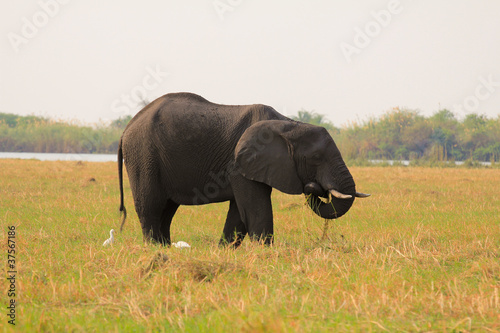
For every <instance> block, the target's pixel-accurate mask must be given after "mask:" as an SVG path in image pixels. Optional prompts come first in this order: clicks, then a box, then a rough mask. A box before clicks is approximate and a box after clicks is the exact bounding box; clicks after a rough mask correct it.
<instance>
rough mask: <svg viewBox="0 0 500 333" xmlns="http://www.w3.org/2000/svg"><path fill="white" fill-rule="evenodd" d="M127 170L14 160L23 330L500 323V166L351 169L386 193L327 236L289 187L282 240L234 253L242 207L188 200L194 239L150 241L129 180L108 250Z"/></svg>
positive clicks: (178, 232)
mask: <svg viewBox="0 0 500 333" xmlns="http://www.w3.org/2000/svg"><path fill="white" fill-rule="evenodd" d="M116 169H117V168H116V164H114V163H85V162H84V163H77V162H39V161H21V160H0V170H1V176H0V191H1V192H0V193H1V199H0V200H1V201H0V220H1V225H2V229H1V242H2V244H7V226H11V225H14V226H16V247H17V250H18V253H17V258H16V264H17V271H18V273H17V280H16V291H17V294H16V301H17V309H16V310H17V317H16V324H17V325H16V327H15V329H16V331H24V332H31V331H64V332H67V331H82V332H89V331H116V332H118V331H120V332H123V331H171V330H185V331H247V332H261V331H266V332H276V331H359V332H364V331H436V332H437V331H439V332H442V331H453V330H455V331H463V332H466V331H486V332H488V331H491V332H497V331H499V330H500V290H499V289H500V191H499V190H498V184H500V170H488V169H480V170H479V169H437V168H436V169H434V168H432V169H431V168H404V167H393V168H377V167H369V168H351V171H352V173H353V176H354V177H355V180H356V182H357V184H358V187H359V190H361V191H364V192H368V193H372V197H370V198H368V199H364V200H356V202H355V204H354V206H353V208H352V209H351V211H350V212H349V213H348V214H346V215H345V216H344V217H342V218H340V219H339V220H336V221H332V222H331V226H330V229H329V234H328V235H329V237H328V238H327V239H325V240H320V238H321V234H322V230H323V220H322V219H320V218H318V217H317V216H315V215H313V213H312V212H311V211H310V210H309V209H308V208H307V207H306V206H305V204H304V203H305V200H304V198H303V197H302V196H288V195H284V194H282V193H279V192H277V191H275V192H274V193H273V205H274V206H273V208H274V215H275V232H276V242H275V244H274V246H273V247H270V248H266V247H262V246H259V245H258V244H254V243H251V242H249V241H248V240H245V242H244V243H243V245H242V247H241V248H240V249H238V250H236V251H234V250H229V249H220V248H218V246H217V242H218V239H219V237H220V234H221V232H222V227H223V223H224V219H225V214H226V211H227V203H222V204H213V205H207V206H197V207H181V208H180V209H179V211H178V213H177V215H176V216H175V218H174V221H173V224H172V237H173V240H174V241H178V240H184V241H187V242H188V243H189V244H191V246H192V248H191V249H190V250H182V249H176V248H162V247H159V246H155V245H144V244H142V236H141V234H140V226H139V222H138V219H137V216H136V215H135V213H133V201H132V195H131V192H130V189H129V187H128V181H126V188H125V190H126V191H125V197H126V206H127V208H128V210H129V212H130V218H129V219H128V221H127V224H126V225H125V229H124V232H123V233H122V234H119V233H118V234H117V235H116V238H117V240H116V242H115V244H114V245H113V246H112V247H109V248H103V247H102V242H103V241H104V240H105V239H106V238H107V237H108V234H109V229H111V228H114V229H118V228H119V217H118V203H119V194H118V181H117V171H116ZM92 178H94V179H95V181H92ZM4 248H6V247H4ZM5 251H6V250H5ZM5 257H6V255H4V258H5ZM4 260H6V259H4ZM2 267H3V268H2V269H3V271H2V273H3V274H2V276H6V274H7V273H6V265H2ZM3 289H4V290H5V288H3ZM0 299H2V307H3V308H4V309H6V308H5V306H4V304H6V301H8V299H9V298H8V297H7V295H6V292H5V291H4V292H3V294H2V296H1V298H0ZM5 312H6V311H5ZM2 317H3V319H2V321H1V322H0V327H1V328H2V331H10V330H11V329H12V328H11V327H10V326H11V325H8V323H7V320H8V318H6V316H5V315H3V316H2Z"/></svg>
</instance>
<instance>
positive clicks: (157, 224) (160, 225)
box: [139, 200, 179, 245]
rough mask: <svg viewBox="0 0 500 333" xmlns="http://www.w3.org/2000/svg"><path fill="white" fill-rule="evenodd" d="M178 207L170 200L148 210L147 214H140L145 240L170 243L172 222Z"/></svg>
mask: <svg viewBox="0 0 500 333" xmlns="http://www.w3.org/2000/svg"><path fill="white" fill-rule="evenodd" d="M178 207H179V205H178V204H176V203H175V202H173V201H171V200H168V201H167V203H166V204H165V205H164V206H161V207H157V208H156V209H150V210H148V214H147V215H142V214H140V215H139V219H140V221H141V226H142V234H143V237H144V241H146V242H148V241H151V240H152V241H155V242H158V243H160V244H162V245H170V224H171V223H172V218H173V217H174V215H175V212H176V211H177V208H178Z"/></svg>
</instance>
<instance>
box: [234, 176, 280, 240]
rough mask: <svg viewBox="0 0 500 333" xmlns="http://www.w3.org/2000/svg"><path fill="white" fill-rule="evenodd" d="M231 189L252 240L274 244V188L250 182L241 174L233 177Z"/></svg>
mask: <svg viewBox="0 0 500 333" xmlns="http://www.w3.org/2000/svg"><path fill="white" fill-rule="evenodd" d="M231 187H232V188H233V193H234V197H235V200H236V204H237V207H238V211H239V213H240V217H241V220H242V221H243V224H244V225H245V226H246V228H247V231H248V235H249V236H250V238H251V239H252V240H257V241H261V242H264V244H267V245H269V244H271V243H272V242H273V233H274V230H273V208H272V205H271V191H272V187H270V186H269V185H266V184H264V183H260V182H256V181H253V180H249V179H247V178H245V177H243V176H242V175H240V174H236V175H232V176H231Z"/></svg>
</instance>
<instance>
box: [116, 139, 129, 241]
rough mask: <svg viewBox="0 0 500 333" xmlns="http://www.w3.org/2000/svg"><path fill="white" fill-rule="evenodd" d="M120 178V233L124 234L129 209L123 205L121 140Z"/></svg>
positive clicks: (120, 153)
mask: <svg viewBox="0 0 500 333" xmlns="http://www.w3.org/2000/svg"><path fill="white" fill-rule="evenodd" d="M118 178H120V216H121V217H122V223H121V226H120V232H122V230H123V225H124V224H125V220H126V219H127V209H125V204H124V203H123V153H122V139H121V138H120V145H119V147H118Z"/></svg>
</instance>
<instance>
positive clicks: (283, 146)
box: [235, 120, 368, 219]
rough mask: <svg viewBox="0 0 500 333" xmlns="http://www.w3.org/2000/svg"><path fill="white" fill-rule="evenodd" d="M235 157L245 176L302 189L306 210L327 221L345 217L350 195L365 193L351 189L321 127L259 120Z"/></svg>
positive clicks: (295, 190)
mask: <svg viewBox="0 0 500 333" xmlns="http://www.w3.org/2000/svg"><path fill="white" fill-rule="evenodd" d="M235 158H236V168H237V170H238V171H239V172H240V173H241V174H242V175H243V176H244V177H246V178H248V179H251V180H255V181H258V182H261V183H265V184H268V185H269V186H272V187H274V188H277V189H278V190H280V191H282V192H285V193H288V194H301V193H305V194H306V195H307V196H308V200H307V201H308V204H309V206H310V207H311V209H312V210H313V211H314V212H315V213H316V214H318V215H319V216H321V217H323V218H326V219H335V218H338V217H340V216H342V215H344V214H345V213H346V212H347V211H348V210H349V208H351V206H352V203H353V202H354V198H355V197H365V196H368V195H367V194H362V193H357V192H356V185H355V184H354V180H353V178H352V176H351V173H350V172H349V170H348V169H347V167H346V165H345V163H344V161H343V159H342V156H341V155H340V151H339V150H338V148H337V146H336V145H335V142H334V141H333V139H332V137H331V136H330V134H329V133H328V131H327V130H326V129H325V128H323V127H320V126H314V125H309V124H305V123H301V122H295V121H286V120H266V121H260V122H258V123H255V124H254V125H252V126H251V127H249V128H248V129H247V130H246V131H245V132H244V133H243V135H242V136H241V138H240V140H239V142H238V144H237V146H236V150H235ZM320 197H323V198H327V199H328V201H327V202H324V201H323V200H321V199H320Z"/></svg>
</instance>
